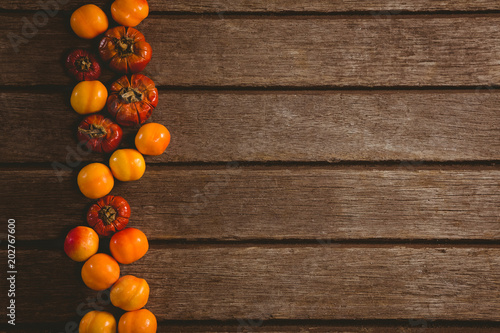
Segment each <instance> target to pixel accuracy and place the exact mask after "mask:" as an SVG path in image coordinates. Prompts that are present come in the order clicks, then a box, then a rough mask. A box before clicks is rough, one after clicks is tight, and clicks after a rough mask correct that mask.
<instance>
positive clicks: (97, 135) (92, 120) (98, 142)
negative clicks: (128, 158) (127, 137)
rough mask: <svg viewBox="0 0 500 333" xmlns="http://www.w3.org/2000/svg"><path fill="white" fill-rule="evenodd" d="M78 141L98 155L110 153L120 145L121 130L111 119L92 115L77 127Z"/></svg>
mask: <svg viewBox="0 0 500 333" xmlns="http://www.w3.org/2000/svg"><path fill="white" fill-rule="evenodd" d="M77 137H78V141H79V142H80V143H84V144H85V145H86V146H87V148H89V149H91V150H92V151H95V152H98V153H110V152H112V151H114V150H115V149H116V148H118V146H119V145H120V142H121V141H122V137H123V130H122V128H121V127H120V126H119V125H118V124H115V123H114V122H113V121H112V120H111V119H108V118H104V117H103V116H101V115H98V114H93V115H90V116H88V117H87V118H85V119H84V120H83V121H82V122H81V123H80V125H78V132H77Z"/></svg>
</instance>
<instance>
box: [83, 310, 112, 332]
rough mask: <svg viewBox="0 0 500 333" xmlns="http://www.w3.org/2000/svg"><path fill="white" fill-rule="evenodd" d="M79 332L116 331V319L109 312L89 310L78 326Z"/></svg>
mask: <svg viewBox="0 0 500 333" xmlns="http://www.w3.org/2000/svg"><path fill="white" fill-rule="evenodd" d="M78 332H79V333H116V319H115V317H113V315H112V314H111V313H109V312H105V311H90V312H88V313H87V314H86V315H85V316H83V318H82V320H80V326H79V327H78Z"/></svg>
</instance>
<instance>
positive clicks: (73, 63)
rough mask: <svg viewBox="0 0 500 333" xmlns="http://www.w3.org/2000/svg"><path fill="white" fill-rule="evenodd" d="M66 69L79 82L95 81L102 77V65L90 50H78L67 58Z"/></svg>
mask: <svg viewBox="0 0 500 333" xmlns="http://www.w3.org/2000/svg"><path fill="white" fill-rule="evenodd" d="M66 69H67V70H68V73H69V74H71V75H72V76H73V77H74V78H75V79H77V80H78V81H94V80H97V79H98V78H99V76H101V65H99V62H98V61H97V58H96V57H95V56H94V55H93V54H92V53H90V52H89V51H88V50H84V49H76V50H74V51H73V52H71V53H70V54H69V55H68V57H67V58H66Z"/></svg>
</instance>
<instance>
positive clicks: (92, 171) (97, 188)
mask: <svg viewBox="0 0 500 333" xmlns="http://www.w3.org/2000/svg"><path fill="white" fill-rule="evenodd" d="M77 181H78V187H79V188H80V191H81V192H82V194H83V195H84V196H86V197H87V198H89V199H98V198H101V197H104V196H105V195H107V194H108V193H109V192H111V190H112V189H113V186H114V184H115V181H114V178H113V174H112V173H111V170H109V168H108V167H107V166H106V165H104V164H102V163H91V164H89V165H86V166H84V167H83V168H82V170H80V172H79V173H78V179H77Z"/></svg>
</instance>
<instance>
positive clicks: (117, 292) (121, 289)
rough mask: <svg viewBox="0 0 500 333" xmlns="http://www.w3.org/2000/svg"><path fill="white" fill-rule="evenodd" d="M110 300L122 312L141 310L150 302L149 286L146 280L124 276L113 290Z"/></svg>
mask: <svg viewBox="0 0 500 333" xmlns="http://www.w3.org/2000/svg"><path fill="white" fill-rule="evenodd" d="M110 299H111V303H112V304H113V305H114V306H116V307H117V308H120V309H122V310H125V311H135V310H139V309H141V308H143V307H144V306H145V305H146V303H147V302H148V299H149V285H148V283H147V282H146V280H144V279H141V278H138V277H135V276H133V275H125V276H122V277H121V278H120V279H119V280H118V281H116V283H115V284H114V285H113V287H112V288H111V294H110Z"/></svg>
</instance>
